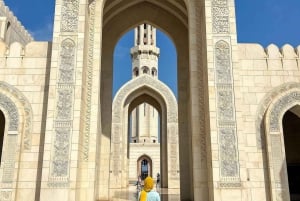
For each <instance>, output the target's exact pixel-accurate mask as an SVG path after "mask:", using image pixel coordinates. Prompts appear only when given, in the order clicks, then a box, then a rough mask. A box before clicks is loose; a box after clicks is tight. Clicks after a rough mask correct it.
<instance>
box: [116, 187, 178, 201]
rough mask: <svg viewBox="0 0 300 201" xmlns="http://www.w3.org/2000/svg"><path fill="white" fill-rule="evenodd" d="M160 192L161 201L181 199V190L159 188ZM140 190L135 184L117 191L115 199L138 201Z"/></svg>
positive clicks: (118, 200)
mask: <svg viewBox="0 0 300 201" xmlns="http://www.w3.org/2000/svg"><path fill="white" fill-rule="evenodd" d="M156 191H157V192H158V193H159V194H160V198H161V201H180V195H179V190H177V189H176V190H174V189H165V188H158V189H157V190H156ZM137 196H138V191H137V189H136V186H135V185H131V186H129V187H128V188H127V189H124V190H121V191H119V192H115V196H114V198H113V201H137Z"/></svg>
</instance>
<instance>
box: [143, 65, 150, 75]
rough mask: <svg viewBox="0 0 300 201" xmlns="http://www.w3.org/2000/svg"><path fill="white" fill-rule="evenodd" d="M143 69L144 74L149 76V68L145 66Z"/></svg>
mask: <svg viewBox="0 0 300 201" xmlns="http://www.w3.org/2000/svg"><path fill="white" fill-rule="evenodd" d="M142 69H143V74H149V68H148V67H147V66H144V67H143V68H142Z"/></svg>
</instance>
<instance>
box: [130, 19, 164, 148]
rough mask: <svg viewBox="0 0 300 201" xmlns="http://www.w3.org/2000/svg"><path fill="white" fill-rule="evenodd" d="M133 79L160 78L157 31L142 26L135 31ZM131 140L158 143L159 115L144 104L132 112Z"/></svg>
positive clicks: (132, 49)
mask: <svg viewBox="0 0 300 201" xmlns="http://www.w3.org/2000/svg"><path fill="white" fill-rule="evenodd" d="M130 53H131V58H132V78H133V79H134V78H136V77H139V76H141V75H148V76H151V77H152V78H153V79H157V78H158V57H159V48H158V47H156V29H155V28H154V27H153V26H151V25H149V24H141V25H139V26H138V27H136V28H135V29H134V47H132V48H131V51H130ZM131 133H132V136H131V139H132V142H133V143H134V142H137V143H158V113H157V111H156V109H155V108H154V107H152V106H151V105H149V104H147V103H143V104H141V105H139V106H138V107H136V109H134V110H133V111H132V116H131Z"/></svg>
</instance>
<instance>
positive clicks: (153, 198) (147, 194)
mask: <svg viewBox="0 0 300 201" xmlns="http://www.w3.org/2000/svg"><path fill="white" fill-rule="evenodd" d="M153 186H154V181H153V179H152V178H151V177H147V178H146V179H145V180H144V188H143V190H142V191H141V192H140V193H139V201H160V196H159V194H158V192H156V191H154V190H153Z"/></svg>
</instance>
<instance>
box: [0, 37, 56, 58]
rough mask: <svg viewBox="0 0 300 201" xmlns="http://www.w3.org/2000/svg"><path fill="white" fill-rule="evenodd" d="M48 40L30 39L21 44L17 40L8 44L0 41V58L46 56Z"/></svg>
mask: <svg viewBox="0 0 300 201" xmlns="http://www.w3.org/2000/svg"><path fill="white" fill-rule="evenodd" d="M49 44H50V43H49V42H36V41H32V42H30V43H27V44H26V45H23V44H21V43H19V42H13V43H11V44H10V45H7V44H6V43H4V41H0V58H1V57H2V58H3V57H5V58H15V59H16V58H20V59H22V58H25V57H33V58H46V57H48V56H49V53H48V52H49Z"/></svg>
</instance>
